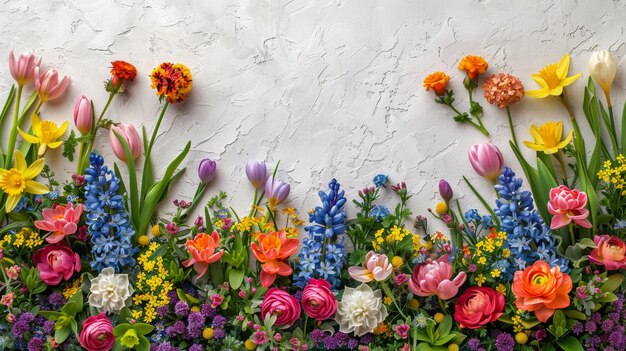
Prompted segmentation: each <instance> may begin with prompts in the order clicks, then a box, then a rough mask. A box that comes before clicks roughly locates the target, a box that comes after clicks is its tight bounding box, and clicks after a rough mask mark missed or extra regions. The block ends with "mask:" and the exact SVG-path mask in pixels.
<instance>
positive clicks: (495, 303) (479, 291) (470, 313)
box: [454, 286, 504, 329]
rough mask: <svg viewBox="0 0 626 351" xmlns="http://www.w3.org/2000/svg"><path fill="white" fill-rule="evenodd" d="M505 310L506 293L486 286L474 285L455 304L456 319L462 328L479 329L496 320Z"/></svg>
mask: <svg viewBox="0 0 626 351" xmlns="http://www.w3.org/2000/svg"><path fill="white" fill-rule="evenodd" d="M503 310H504V295H502V294H501V293H499V292H497V291H495V290H493V289H492V288H489V287H486V286H472V287H471V288H469V289H467V290H465V291H464V292H463V293H462V294H461V296H459V298H458V299H457V300H456V302H455V304H454V320H455V321H457V322H458V323H459V326H460V327H461V328H469V329H478V328H480V327H482V326H483V325H485V324H487V323H490V322H495V321H496V320H497V319H498V318H500V316H501V315H502V311H503Z"/></svg>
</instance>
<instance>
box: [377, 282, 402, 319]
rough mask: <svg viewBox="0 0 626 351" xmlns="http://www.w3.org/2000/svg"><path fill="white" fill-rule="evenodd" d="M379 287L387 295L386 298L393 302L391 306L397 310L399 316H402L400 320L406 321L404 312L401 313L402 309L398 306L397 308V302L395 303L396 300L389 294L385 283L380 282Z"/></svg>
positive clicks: (389, 290) (389, 291)
mask: <svg viewBox="0 0 626 351" xmlns="http://www.w3.org/2000/svg"><path fill="white" fill-rule="evenodd" d="M380 285H381V286H382V288H383V290H384V291H385V294H387V296H389V298H391V301H392V302H393V305H394V306H396V309H397V310H398V312H400V315H401V316H402V318H404V320H405V321H406V320H407V317H406V315H405V314H404V312H402V309H401V308H400V306H398V302H397V301H396V298H395V297H394V296H393V294H392V293H391V289H389V286H387V283H386V282H381V283H380Z"/></svg>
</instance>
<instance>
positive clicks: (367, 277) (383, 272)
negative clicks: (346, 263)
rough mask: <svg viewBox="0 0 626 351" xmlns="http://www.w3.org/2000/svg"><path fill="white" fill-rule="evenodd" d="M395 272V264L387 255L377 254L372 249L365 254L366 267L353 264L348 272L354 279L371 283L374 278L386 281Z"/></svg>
mask: <svg viewBox="0 0 626 351" xmlns="http://www.w3.org/2000/svg"><path fill="white" fill-rule="evenodd" d="M392 272H393V265H392V264H391V262H389V259H388V258H387V255H385V254H377V253H374V251H370V252H369V253H368V254H367V256H365V267H357V266H352V267H350V268H348V273H350V276H351V277H352V279H354V280H356V281H359V282H361V283H369V282H371V281H372V280H376V281H379V282H381V281H384V280H387V278H389V276H390V275H391V273H392Z"/></svg>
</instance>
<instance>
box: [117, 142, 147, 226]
mask: <svg viewBox="0 0 626 351" xmlns="http://www.w3.org/2000/svg"><path fill="white" fill-rule="evenodd" d="M113 134H115V137H116V138H117V140H118V141H119V142H120V144H122V148H123V149H124V156H126V166H127V167H128V185H129V190H130V194H129V195H130V216H131V218H132V222H133V225H134V226H135V228H138V227H139V218H140V216H139V193H138V192H137V172H136V170H135V160H134V159H133V154H132V152H131V151H130V146H129V145H128V142H126V139H125V138H124V137H122V136H121V135H120V134H119V133H117V132H116V131H113ZM146 228H147V226H146ZM145 233H146V231H145V230H144V231H141V232H138V233H136V235H144V234H145Z"/></svg>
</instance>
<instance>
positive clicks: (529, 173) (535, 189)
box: [509, 141, 552, 223]
mask: <svg viewBox="0 0 626 351" xmlns="http://www.w3.org/2000/svg"><path fill="white" fill-rule="evenodd" d="M509 145H510V146H511V149H512V150H513V153H514V154H515V157H517V160H518V161H519V163H520V165H521V166H522V170H523V171H524V174H525V175H526V179H527V180H528V185H529V186H530V189H531V191H532V193H533V196H535V203H537V204H540V205H538V206H537V207H536V208H537V211H538V212H539V214H540V215H541V218H542V219H543V221H544V222H546V223H550V220H551V218H552V217H551V216H550V214H549V213H548V208H547V206H544V204H547V202H545V203H541V202H539V199H537V197H536V196H537V195H538V194H541V191H542V189H541V187H540V183H539V174H538V172H537V170H536V169H535V168H534V167H532V166H531V165H530V164H529V163H528V161H526V159H525V158H524V156H523V155H522V153H521V152H520V150H519V149H518V148H517V146H515V144H513V142H512V141H509ZM548 195H549V194H548Z"/></svg>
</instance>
